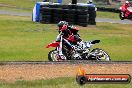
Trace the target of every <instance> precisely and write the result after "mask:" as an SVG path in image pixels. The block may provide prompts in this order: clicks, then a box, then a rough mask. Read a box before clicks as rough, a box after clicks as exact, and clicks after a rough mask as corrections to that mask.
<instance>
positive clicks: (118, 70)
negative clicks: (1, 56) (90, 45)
mask: <svg viewBox="0 0 132 88" xmlns="http://www.w3.org/2000/svg"><path fill="white" fill-rule="evenodd" d="M80 66H81V67H82V68H83V69H85V70H86V72H87V73H88V74H111V73H112V74H130V75H132V64H79V65H76V64H34V65H33V64H29V65H28V64H23V65H22V64H21V65H0V81H6V82H15V81H17V80H39V79H51V78H57V77H75V76H76V74H77V72H78V68H79V67H80Z"/></svg>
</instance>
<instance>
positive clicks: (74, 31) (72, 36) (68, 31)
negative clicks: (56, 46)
mask: <svg viewBox="0 0 132 88" xmlns="http://www.w3.org/2000/svg"><path fill="white" fill-rule="evenodd" d="M58 27H59V33H60V32H62V33H63V38H65V39H67V40H68V41H69V42H70V43H72V44H75V45H76V44H79V45H80V46H81V45H82V44H83V42H82V39H81V38H80V35H79V34H78V31H79V29H78V28H77V27H75V26H73V25H69V24H68V22H66V21H60V22H59V23H58ZM83 46H84V45H83Z"/></svg>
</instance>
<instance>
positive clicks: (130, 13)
mask: <svg viewBox="0 0 132 88" xmlns="http://www.w3.org/2000/svg"><path fill="white" fill-rule="evenodd" d="M119 17H120V19H121V20H124V19H129V20H132V7H128V8H127V9H126V11H125V12H124V11H123V9H122V7H120V13H119Z"/></svg>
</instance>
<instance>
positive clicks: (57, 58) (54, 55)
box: [48, 50, 67, 61]
mask: <svg viewBox="0 0 132 88" xmlns="http://www.w3.org/2000/svg"><path fill="white" fill-rule="evenodd" d="M66 59H67V58H66V56H65V55H61V56H59V54H58V51H56V50H52V51H50V52H49V54H48V60H49V61H63V60H66Z"/></svg>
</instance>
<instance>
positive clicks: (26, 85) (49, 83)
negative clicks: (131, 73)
mask: <svg viewBox="0 0 132 88" xmlns="http://www.w3.org/2000/svg"><path fill="white" fill-rule="evenodd" d="M0 86H1V87H0V88H132V83H130V84H85V85H83V86H80V85H79V84H77V82H76V80H75V78H73V77H68V78H66V77H62V78H55V79H49V80H35V81H17V82H15V83H6V82H1V83H0Z"/></svg>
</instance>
